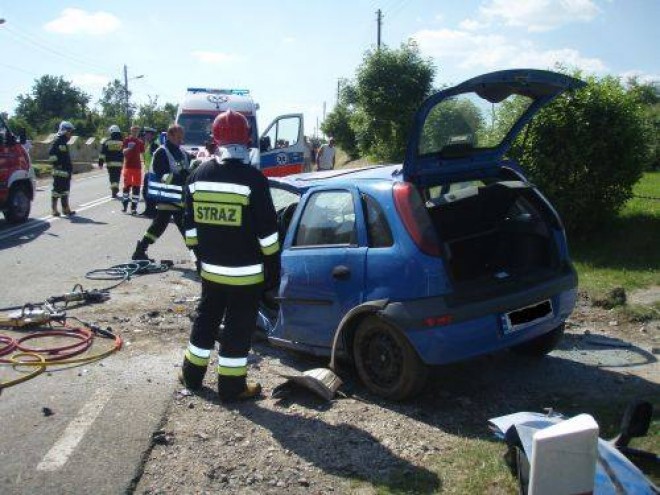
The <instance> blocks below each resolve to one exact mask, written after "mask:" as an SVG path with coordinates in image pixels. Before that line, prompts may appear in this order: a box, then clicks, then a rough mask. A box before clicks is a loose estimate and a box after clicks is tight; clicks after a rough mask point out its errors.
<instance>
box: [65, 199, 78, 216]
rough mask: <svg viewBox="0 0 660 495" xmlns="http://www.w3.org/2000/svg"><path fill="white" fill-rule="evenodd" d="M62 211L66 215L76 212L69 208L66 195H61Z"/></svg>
mask: <svg viewBox="0 0 660 495" xmlns="http://www.w3.org/2000/svg"><path fill="white" fill-rule="evenodd" d="M62 213H64V214H65V215H66V216H71V215H75V214H76V210H72V209H71V208H69V197H68V196H63V197H62Z"/></svg>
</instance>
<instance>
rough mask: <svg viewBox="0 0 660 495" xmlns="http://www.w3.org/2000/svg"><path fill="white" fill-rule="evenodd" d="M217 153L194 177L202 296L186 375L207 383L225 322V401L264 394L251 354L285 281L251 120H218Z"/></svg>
mask: <svg viewBox="0 0 660 495" xmlns="http://www.w3.org/2000/svg"><path fill="white" fill-rule="evenodd" d="M213 137H214V139H215V142H216V143H217V145H218V149H217V151H216V154H215V155H214V156H213V157H211V159H209V160H207V161H205V162H204V163H202V164H201V165H199V167H198V168H197V169H196V170H195V171H194V172H192V174H191V176H190V178H189V180H188V185H187V191H186V214H185V226H186V245H188V246H189V247H191V248H192V249H193V250H194V252H195V254H196V256H197V258H198V260H199V261H200V268H201V270H200V272H201V278H202V297H201V300H200V303H199V306H198V308H197V317H196V318H195V321H194V323H193V327H192V331H191V334H190V343H189V345H188V348H187V350H186V353H185V357H184V360H183V367H182V370H181V373H180V376H179V378H180V380H181V382H182V383H183V384H184V385H185V386H186V387H188V388H189V389H191V390H197V389H199V388H200V387H201V386H202V380H203V379H204V375H205V373H206V368H207V365H208V363H209V361H210V356H211V350H212V349H213V346H214V343H215V337H216V334H217V330H218V328H219V326H220V323H221V322H223V321H224V330H223V331H222V333H221V335H220V351H219V355H218V367H217V374H218V394H219V396H220V399H221V400H222V401H232V400H240V399H249V398H253V397H257V396H258V395H259V394H260V393H261V385H260V384H258V383H251V382H248V381H247V357H248V353H249V351H250V340H251V336H252V333H253V331H254V330H255V328H256V321H257V310H258V303H259V299H260V297H261V294H262V293H263V291H264V290H265V289H267V288H269V287H272V286H274V285H276V284H277V283H278V279H279V271H280V259H279V240H278V234H277V219H276V214H275V208H274V206H273V200H272V198H271V195H270V190H269V188H268V182H267V180H266V178H265V177H264V176H263V174H262V173H261V172H260V171H259V170H257V169H256V168H254V167H252V166H251V165H250V156H249V150H248V148H247V145H248V142H249V139H250V132H249V127H248V122H247V119H246V118H245V117H244V116H243V115H241V114H240V113H236V112H233V111H231V110H229V111H227V112H223V113H221V114H220V115H218V116H217V117H216V119H215V121H214V122H213Z"/></svg>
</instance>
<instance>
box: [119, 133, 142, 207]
mask: <svg viewBox="0 0 660 495" xmlns="http://www.w3.org/2000/svg"><path fill="white" fill-rule="evenodd" d="M139 132H140V128H139V127H138V126H136V125H134V126H132V127H131V135H130V136H128V137H127V138H126V139H124V148H123V150H122V152H123V153H124V195H123V197H122V205H123V207H124V212H125V211H126V210H127V209H128V203H129V201H130V203H131V215H137V207H138V203H139V202H140V188H141V187H142V153H144V142H142V140H141V139H140V138H139V137H138V134H139ZM129 194H130V195H129Z"/></svg>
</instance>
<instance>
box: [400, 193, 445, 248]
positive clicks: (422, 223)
mask: <svg viewBox="0 0 660 495" xmlns="http://www.w3.org/2000/svg"><path fill="white" fill-rule="evenodd" d="M394 205H395V206H396V211H397V212H398V213H399V217H401V220H402V221H403V225H404V226H405V228H406V230H407V231H408V234H410V237H412V240H413V241H414V242H415V244H416V245H417V247H418V248H419V249H420V251H422V252H423V253H425V254H428V255H431V256H440V255H441V254H442V251H441V250H440V245H439V244H438V239H437V237H436V235H435V232H434V231H433V225H431V221H430V220H429V217H428V214H427V213H426V209H425V207H424V204H423V203H422V200H421V199H420V197H419V194H418V193H417V191H416V190H415V188H414V187H413V185H412V184H410V183H407V182H400V183H398V184H395V185H394Z"/></svg>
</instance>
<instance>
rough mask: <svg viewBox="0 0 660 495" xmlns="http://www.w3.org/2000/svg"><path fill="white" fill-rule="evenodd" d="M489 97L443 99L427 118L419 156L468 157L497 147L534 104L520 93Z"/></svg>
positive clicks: (474, 94)
mask: <svg viewBox="0 0 660 495" xmlns="http://www.w3.org/2000/svg"><path fill="white" fill-rule="evenodd" d="M486 96H488V97H489V98H488V99H486V97H482V96H480V95H479V94H477V93H476V92H471V93H462V94H459V95H456V96H452V97H449V98H446V99H443V100H441V101H440V102H439V103H438V104H437V105H436V106H435V107H433V108H432V109H431V110H430V112H429V113H428V115H427V117H426V121H425V122H424V127H423V128H422V134H421V136H420V140H419V150H418V151H419V154H420V155H429V154H440V155H442V156H465V155H469V154H470V153H471V152H472V151H475V150H481V149H489V148H495V147H497V146H498V145H499V144H500V143H501V142H502V141H503V140H504V138H505V137H506V135H507V134H508V133H509V131H510V130H511V128H512V127H513V126H514V125H515V123H516V122H517V121H518V119H519V118H520V117H521V116H522V115H523V114H524V113H525V111H526V110H527V109H528V108H529V106H530V105H531V104H532V102H533V101H534V100H533V99H532V98H529V97H527V96H522V95H518V94H509V95H508V96H506V97H503V98H492V94H488V95H486Z"/></svg>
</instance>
